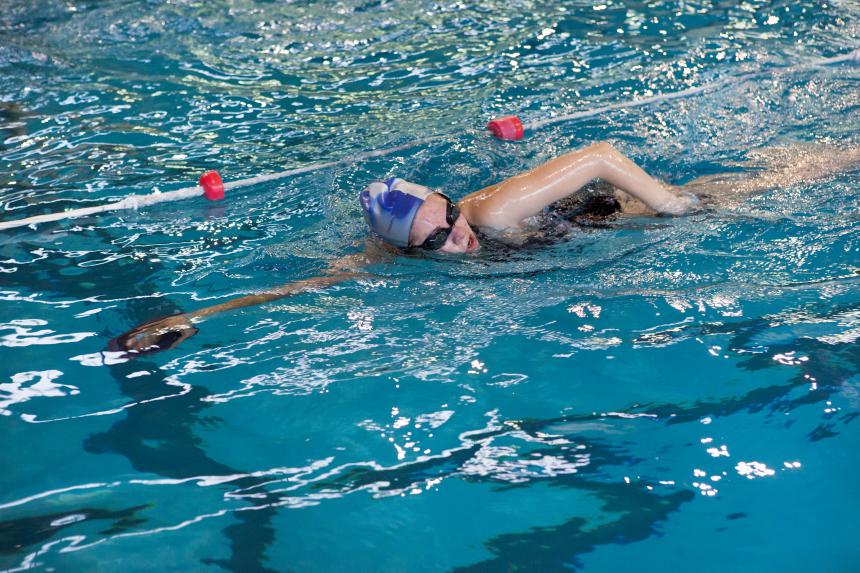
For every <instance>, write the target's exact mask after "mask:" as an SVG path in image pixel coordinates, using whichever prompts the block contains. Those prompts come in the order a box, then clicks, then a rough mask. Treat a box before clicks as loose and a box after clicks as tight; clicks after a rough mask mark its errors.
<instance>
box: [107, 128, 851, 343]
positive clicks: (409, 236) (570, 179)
mask: <svg viewBox="0 0 860 573" xmlns="http://www.w3.org/2000/svg"><path fill="white" fill-rule="evenodd" d="M753 155H754V156H757V157H760V158H762V159H763V160H764V161H763V164H762V165H760V167H761V170H760V171H759V172H758V173H757V174H756V175H753V176H749V175H748V174H741V176H742V177H743V178H739V176H738V174H735V175H733V176H706V177H700V178H698V179H695V180H693V181H691V182H689V183H687V184H685V185H683V186H680V187H677V186H671V185H666V184H664V183H661V182H660V181H658V180H656V179H654V178H653V177H651V176H650V175H648V174H647V173H645V171H643V170H642V169H641V168H640V167H639V166H637V165H636V164H635V163H633V161H631V160H630V159H628V158H627V157H625V156H624V155H623V154H622V153H621V152H619V151H618V150H617V149H615V148H614V147H613V146H612V145H611V144H609V143H605V142H603V143H597V144H594V145H591V146H589V147H586V148H583V149H579V150H576V151H572V152H570V153H567V154H564V155H562V156H560V157H557V158H555V159H552V160H550V161H548V162H547V163H544V164H542V165H540V166H538V167H536V168H535V169H532V170H530V171H527V172H525V173H521V174H519V175H515V176H514V177H511V178H509V179H505V180H504V181H502V182H500V183H497V184H495V185H491V186H489V187H486V188H484V189H481V190H479V191H475V192H474V193H470V194H469V195H466V196H465V197H464V198H463V199H462V200H460V201H459V202H457V203H456V204H455V203H454V202H453V201H451V199H449V198H448V197H447V196H445V195H443V194H441V193H438V192H434V191H432V190H431V189H429V188H427V187H424V186H422V185H417V184H415V183H409V182H407V181H404V180H402V179H397V178H392V179H388V180H386V181H377V182H374V183H371V184H370V185H369V186H368V187H367V189H365V190H364V191H362V192H361V194H360V197H359V198H360V202H361V206H362V210H363V212H364V216H365V218H366V220H367V222H368V224H369V226H370V229H371V231H372V233H373V234H374V235H375V236H378V237H379V238H381V239H382V240H383V241H384V242H385V243H387V244H389V245H393V246H394V247H398V248H400V249H424V250H431V251H438V252H443V253H453V254H456V253H472V252H475V251H477V250H478V249H479V248H480V247H481V243H480V241H479V238H478V232H480V233H481V234H482V235H483V236H486V237H492V238H494V239H498V240H502V241H504V242H506V243H509V244H510V243H512V244H522V243H523V242H525V241H527V240H528V238H529V237H530V236H531V235H532V234H533V233H535V232H536V229H537V227H538V226H539V225H538V224H537V223H536V221H535V219H536V218H539V216H540V215H541V214H543V213H544V212H545V210H546V209H547V208H548V207H550V206H551V205H553V204H557V203H558V202H559V201H562V200H564V199H566V198H569V197H571V196H573V195H574V194H575V193H576V192H577V191H579V190H580V189H582V188H583V187H585V186H586V185H588V184H589V183H590V182H592V181H594V180H600V181H605V182H607V183H608V184H610V185H611V186H612V187H613V188H614V198H613V199H614V202H615V205H616V206H617V208H618V210H619V211H620V212H621V213H628V214H636V215H647V214H652V215H653V214H665V215H683V214H685V213H688V212H689V211H691V210H693V209H695V208H696V207H697V206H698V205H699V204H700V203H701V201H700V199H699V198H700V197H701V198H702V199H704V200H705V202H708V203H710V202H719V201H720V198H722V201H723V202H727V201H730V200H734V199H737V198H738V197H741V196H748V195H750V194H752V193H756V192H761V191H765V190H768V189H773V188H776V187H780V186H786V185H792V184H796V183H804V182H811V181H815V180H817V179H821V178H823V177H825V176H827V175H830V174H833V173H836V172H838V171H842V170H845V169H847V168H851V167H853V166H856V165H857V164H858V163H860V148H858V147H850V148H847V149H838V148H832V147H828V148H826V149H825V150H824V151H823V152H822V149H821V148H815V149H814V151H813V148H811V147H802V146H795V147H792V148H780V149H775V150H766V151H759V152H758V154H757V155H756V154H753ZM476 231H478V232H476ZM387 256H390V247H389V248H388V249H386V248H385V247H383V246H382V245H380V244H379V243H378V242H373V241H369V242H368V248H367V249H366V250H365V251H364V252H363V253H359V254H355V255H349V256H346V257H342V258H340V259H338V260H337V261H335V262H333V263H331V264H330V265H329V268H328V269H327V270H326V271H325V273H324V274H323V275H322V276H319V277H313V278H310V279H303V280H299V281H294V282H291V283H289V284H286V285H284V286H281V287H279V288H276V289H274V290H271V291H268V292H264V293H260V294H253V295H248V296H243V297H239V298H235V299H232V300H229V301H227V302H224V303H221V304H217V305H214V306H210V307H206V308H202V309H199V310H196V311H192V312H189V313H184V314H179V315H175V316H169V317H166V318H161V319H158V320H154V321H150V322H147V323H144V324H142V325H140V326H138V327H137V328H135V329H133V330H131V331H129V332H127V333H125V334H123V335H122V336H119V337H117V338H115V339H114V340H112V341H111V343H110V344H109V347H108V348H109V350H113V351H119V352H123V353H128V355H131V356H134V355H140V354H144V353H149V352H157V351H159V350H165V349H167V348H173V347H174V346H176V345H177V344H179V343H180V342H182V341H183V340H185V339H186V338H189V337H190V336H193V335H194V334H195V333H196V332H197V328H196V327H195V326H194V323H197V322H199V321H201V320H202V319H204V318H205V317H207V316H211V315H213V314H217V313H220V312H224V311H228V310H233V309H237V308H241V307H245V306H250V305H255V304H261V303H264V302H269V301H272V300H275V299H278V298H281V297H285V296H290V295H293V294H298V293H301V292H306V291H309V290H316V289H320V288H324V287H327V286H329V285H332V284H336V283H339V282H343V281H346V280H350V279H354V278H359V277H363V276H368V275H367V274H366V273H364V272H362V270H361V269H362V267H364V266H365V265H367V264H370V263H372V262H376V261H380V260H384V259H385V258H386V257H387Z"/></svg>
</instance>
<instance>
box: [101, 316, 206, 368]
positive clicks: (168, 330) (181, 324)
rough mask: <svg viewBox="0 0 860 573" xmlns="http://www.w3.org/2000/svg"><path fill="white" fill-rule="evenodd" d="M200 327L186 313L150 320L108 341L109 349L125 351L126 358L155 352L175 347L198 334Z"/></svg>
mask: <svg viewBox="0 0 860 573" xmlns="http://www.w3.org/2000/svg"><path fill="white" fill-rule="evenodd" d="M197 332H198V329H197V328H195V327H194V326H193V325H192V324H191V319H190V318H188V316H186V315H184V314H177V315H174V316H167V317H164V318H158V319H156V320H150V321H149V322H145V323H143V324H141V325H140V326H138V327H137V328H134V329H132V330H129V331H128V332H126V333H125V334H121V335H120V336H117V337H116V338H114V339H113V340H111V341H110V342H109V343H108V350H110V351H113V352H125V353H126V355H125V357H126V358H135V357H137V356H142V355H144V354H153V353H155V352H161V351H162V350H168V349H170V348H174V347H176V346H177V345H179V343H181V342H182V341H183V340H185V339H187V338H191V337H192V336H194V335H195V334H197Z"/></svg>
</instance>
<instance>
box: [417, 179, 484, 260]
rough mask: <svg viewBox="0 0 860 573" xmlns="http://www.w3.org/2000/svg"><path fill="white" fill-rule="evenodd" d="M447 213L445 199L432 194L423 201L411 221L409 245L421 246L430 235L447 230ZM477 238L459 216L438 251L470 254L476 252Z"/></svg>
mask: <svg viewBox="0 0 860 573" xmlns="http://www.w3.org/2000/svg"><path fill="white" fill-rule="evenodd" d="M447 213H448V201H446V200H445V197H443V196H442V195H439V194H438V193H434V194H433V195H430V196H429V197H427V199H425V200H424V203H423V204H422V205H421V207H420V208H419V209H418V212H417V213H416V214H415V219H414V220H413V221H412V230H411V231H410V233H409V244H410V245H415V246H418V245H421V244H422V243H424V241H426V240H427V237H429V236H430V235H431V234H433V233H434V232H436V231H437V230H438V229H448V228H450V227H451V225H449V224H448V221H447V220H446V216H447ZM479 246H480V245H479V244H478V237H477V236H475V232H474V231H472V228H471V227H470V226H469V223H468V222H467V221H466V217H464V216H463V215H460V216H459V217H457V220H456V221H454V225H453V229H452V230H451V232H450V233H449V234H448V240H446V241H445V244H444V245H442V248H441V249H439V251H441V252H443V253H471V252H473V251H476V250H478V247H479Z"/></svg>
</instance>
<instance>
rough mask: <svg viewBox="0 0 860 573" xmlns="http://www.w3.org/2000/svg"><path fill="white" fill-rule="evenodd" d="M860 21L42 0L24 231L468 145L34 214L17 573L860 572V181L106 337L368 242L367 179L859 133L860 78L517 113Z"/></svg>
mask: <svg viewBox="0 0 860 573" xmlns="http://www.w3.org/2000/svg"><path fill="white" fill-rule="evenodd" d="M859 24H860V10H858V8H857V7H856V4H855V3H853V2H848V1H842V2H840V1H836V2H826V3H825V2H811V1H809V2H787V1H786V2H764V1H758V2H756V1H746V2H743V3H739V4H738V3H734V2H706V1H702V0H696V1H693V2H686V1H684V2H680V1H679V2H659V1H658V2H648V3H646V2H619V1H612V2H600V3H586V2H567V3H564V4H563V5H559V4H557V3H550V2H535V1H514V2H504V3H502V2H497V1H495V0H493V1H482V2H476V3H468V4H466V3H440V2H423V1H416V2H408V3H387V2H377V1H368V2H316V3H308V2H291V3H276V2H266V3H262V2H259V3H257V2H249V1H243V0H232V1H229V2H212V3H199V2H190V1H188V2H185V1H174V2H167V3H162V2H155V1H130V0H108V1H103V2H92V1H90V2H59V1H47V0H38V1H35V2H29V1H23V0H11V1H9V2H6V3H5V9H4V11H3V13H2V14H0V118H2V120H0V121H2V123H0V130H2V134H3V139H2V144H0V213H2V219H3V220H6V219H9V218H13V217H16V218H17V217H23V216H29V215H36V214H40V213H43V212H48V211H56V210H62V209H67V208H73V207H80V206H88V205H91V204H97V203H101V202H104V201H105V200H108V199H112V198H119V197H122V196H125V195H127V194H129V193H131V192H149V191H150V190H152V189H153V188H154V187H156V188H158V189H160V190H162V191H167V190H170V189H174V188H178V187H182V186H185V185H188V184H190V183H191V182H193V181H195V180H196V179H197V177H198V176H199V174H200V173H201V172H202V171H204V170H205V169H209V168H217V169H219V170H220V171H221V173H222V175H223V176H224V177H225V179H237V178H241V177H247V176H252V175H255V174H258V173H265V172H271V171H278V170H281V169H286V168H290V167H295V166H301V165H305V164H308V163H312V162H317V161H324V160H329V159H335V158H339V157H342V156H345V155H348V154H352V153H357V152H360V151H366V150H370V149H378V148H383V147H388V146H393V145H399V144H402V143H406V142H409V141H411V140H413V139H414V138H416V137H422V136H425V135H427V134H433V133H439V132H450V133H451V135H450V137H447V138H444V139H443V140H440V141H436V142H433V143H430V144H427V145H423V146H418V147H416V148H414V149H410V150H405V151H403V152H402V153H397V154H394V155H391V156H389V157H382V158H378V159H374V160H370V161H366V162H363V163H361V164H360V165H354V164H352V165H343V166H339V167H337V168H333V169H328V170H323V171H320V172H316V173H313V174H308V175H302V176H298V177H295V178H292V179H287V180H284V181H281V182H273V183H268V184H263V185H260V186H257V187H255V188H253V189H243V190H241V191H237V192H235V193H233V194H231V195H230V196H229V197H228V200H227V201H225V202H223V203H219V204H206V203H202V202H199V201H185V202H180V203H172V204H169V205H161V206H156V207H153V208H150V209H146V210H141V211H139V212H123V213H117V214H112V215H104V216H99V217H92V218H87V219H79V220H75V221H73V222H68V223H63V224H51V225H46V226H42V227H38V228H36V229H25V230H21V231H16V232H5V233H3V234H2V235H0V271H2V273H0V285H2V286H0V299H2V300H0V364H2V366H0V368H2V376H0V413H2V414H3V415H2V416H0V436H2V440H3V442H2V443H3V448H0V474H2V482H0V483H2V488H0V570H3V571H17V570H21V569H27V568H33V569H36V570H44V571H52V570H54V571H92V570H103V571H112V570H119V569H122V570H123V571H156V570H158V571H163V570H182V571H210V570H211V571H222V570H227V571H236V572H248V571H297V572H305V571H308V572H314V571H373V572H384V571H541V572H543V571H567V570H588V571H609V570H614V571H629V570H631V569H633V568H634V567H633V565H631V564H635V568H637V569H642V570H656V569H657V568H660V569H670V568H674V569H676V570H680V571H693V570H695V571H697V572H711V571H714V572H716V571H725V570H730V569H734V570H739V571H752V570H764V571H774V570H781V571H804V572H805V571H809V570H812V569H815V570H818V571H834V572H836V571H838V572H848V571H854V570H855V569H856V565H855V564H856V563H857V561H858V558H860V549H858V546H857V543H856V541H855V536H854V535H853V533H854V517H855V515H856V514H857V512H858V510H860V501H858V496H857V494H856V491H855V489H854V483H855V482H854V481H853V480H854V479H855V477H854V473H855V472H857V471H858V470H860V462H858V460H857V457H856V455H855V452H856V451H857V447H858V446H860V432H858V430H857V427H858V426H857V422H856V421H855V418H856V417H857V416H858V414H860V374H858V372H860V351H858V349H857V339H858V337H860V264H858V262H860V257H858V251H860V227H858V213H860V193H858V186H857V175H858V173H857V171H856V170H855V171H854V172H851V173H846V174H842V175H840V176H837V177H835V178H833V179H830V180H827V181H825V182H821V183H815V184H809V185H799V186H794V187H790V188H785V189H780V190H777V191H773V192H770V193H767V194H765V195H762V196H759V197H755V198H751V199H750V200H748V201H746V202H745V203H744V204H743V206H742V207H740V208H738V209H732V210H715V211H712V212H708V213H700V214H695V215H692V216H689V217H682V218H671V219H669V218H655V219H649V218H642V219H630V220H627V221H623V222H621V223H618V224H614V225H612V226H610V227H609V228H607V229H599V230H583V231H581V232H577V233H575V234H574V235H572V236H571V237H570V240H569V241H566V242H564V243H561V244H558V245H554V246H551V247H548V248H545V249H542V250H529V251H528V252H520V253H511V254H509V255H508V256H506V257H486V256H484V257H482V256H475V257H465V258H460V259H452V258H444V257H441V258H427V259H415V258H402V259H399V260H398V261H396V263H391V264H380V265H376V266H374V267H373V268H372V269H371V270H372V271H373V272H374V275H375V276H374V277H372V278H368V279H363V280H359V281H353V282H347V283H343V284H341V285H338V286H336V287H332V288H330V289H326V290H324V291H321V292H315V293H306V294H302V295H299V296H296V297H293V298H286V299H282V300H280V301H277V302H274V303H269V304H266V305H263V306H260V307H249V308H245V309H242V310H239V311H236V312H233V313H230V314H225V315H220V316H217V317H213V318H212V319H210V320H207V321H206V322H203V323H202V324H200V325H199V326H200V332H199V333H198V334H197V335H196V336H195V337H193V338H191V339H189V340H187V341H185V342H184V343H183V344H182V345H181V346H179V347H177V348H176V349H173V350H170V351H166V352H163V353H160V354H156V355H152V356H147V357H142V358H140V359H137V360H133V361H122V360H117V359H112V358H111V357H110V356H109V355H108V356H107V358H106V355H104V354H102V351H103V350H104V348H105V346H106V344H107V341H108V340H110V339H111V338H112V337H114V336H116V335H118V334H120V333H122V332H124V331H126V330H128V329H129V328H131V327H133V326H135V325H136V324H139V323H141V322H143V321H145V320H149V319H152V318H155V317H158V316H163V315H168V314H172V313H174V312H178V311H179V310H193V309H196V308H200V307H203V306H206V305H208V304H213V303H215V302H220V301H222V300H225V299H226V298H228V297H231V296H233V295H236V294H241V293H246V292H252V291H258V290H263V289H266V288H269V287H274V286H277V285H280V284H283V283H285V282H288V281H291V280H296V279H301V278H306V277H310V276H314V275H315V274H316V273H318V272H320V271H321V270H322V269H323V268H324V267H325V265H326V262H327V261H329V260H332V259H335V258H337V257H339V256H342V255H344V254H348V253H352V252H357V251H359V250H360V249H361V248H362V244H363V240H364V237H365V234H366V229H365V225H364V222H363V220H362V218H361V215H360V213H359V210H358V205H357V201H356V194H357V192H358V190H359V189H361V188H362V187H363V186H364V185H366V184H367V182H368V181H370V180H372V179H375V178H379V177H383V176H386V175H389V174H395V173H396V174H398V175H399V176H402V177H404V178H406V179H411V180H415V181H421V182H425V183H427V184H429V185H431V186H438V187H442V188H444V189H445V190H446V191H447V192H448V193H449V194H450V195H451V196H453V197H455V198H459V197H462V196H463V195H465V194H466V193H467V192H469V191H472V190H474V189H477V188H479V187H481V186H483V185H487V184H489V183H492V182H495V181H498V180H499V179H501V178H503V177H505V176H509V175H513V174H515V173H517V172H519V171H522V170H523V169H527V168H529V167H532V166H534V165H536V164H537V163H538V162H540V161H543V160H546V159H548V158H550V157H552V156H555V155H557V154H559V153H561V152H563V151H564V150H567V149H570V148H572V147H576V146H579V145H582V144H585V143H588V142H591V141H596V140H600V139H611V140H612V141H613V142H614V143H615V144H616V145H617V146H618V147H619V148H620V149H622V150H623V151H624V152H626V153H628V154H630V155H631V156H632V157H633V158H634V159H636V160H638V161H639V162H640V163H641V164H643V165H644V166H645V168H646V169H647V170H649V171H650V172H652V173H654V174H655V175H657V176H661V177H664V178H666V179H669V180H670V181H673V182H683V181H686V180H689V179H692V178H693V177H695V176H697V175H702V174H708V173H718V172H721V171H724V170H726V169H730V170H732V169H737V167H736V163H737V162H738V161H740V160H742V159H743V158H745V157H746V154H747V151H748V150H749V149H752V148H756V147H765V146H778V145H786V144H796V143H804V144H814V142H821V141H831V142H844V141H848V140H851V141H854V142H856V133H857V129H858V124H860V121H858V109H860V97H858V84H860V69H858V67H857V66H856V65H839V66H832V67H827V68H821V69H815V70H809V71H805V72H798V73H779V72H777V73H774V74H773V75H769V76H767V77H766V78H763V79H761V80H759V81H755V82H740V83H737V84H733V85H731V86H727V87H725V88H724V89H720V90H718V91H716V92H713V93H705V94H701V95H698V96H696V97H692V98H687V99H683V100H676V101H673V102H667V103H665V104H661V105H657V106H653V107H648V108H637V109H630V110H622V111H618V112H612V113H607V114H604V115H602V116H599V117H595V118H591V119H587V120H584V121H579V122H568V123H561V124H556V125H553V126H549V127H547V128H545V129H542V130H540V131H538V132H535V133H532V134H530V135H529V136H528V137H527V138H526V140H524V141H523V142H519V143H510V142H500V141H494V140H491V139H489V138H488V137H486V135H485V134H484V133H483V131H482V129H481V127H482V125H483V124H484V123H485V121H486V120H487V119H488V118H490V117H495V116H499V115H506V114H509V113H519V114H521V115H522V116H523V117H524V118H543V117H549V116H551V115H552V114H561V113H565V112H571V111H576V110H581V109H590V108H594V107H598V106H601V105H607V104H612V103H617V102H623V101H629V100H632V99H636V98H641V97H647V96H649V95H652V94H654V93H660V92H669V91H676V90H681V89H685V88H688V87H691V86H697V85H702V84H703V83H705V82H709V81H714V80H718V79H721V78H726V77H734V76H740V75H742V74H745V73H748V72H750V71H757V70H769V69H776V68H781V67H784V66H787V65H791V64H796V63H799V62H804V61H811V60H813V59H816V58H820V57H828V56H833V55H839V54H842V53H845V52H846V51H848V50H851V49H854V48H856V47H857V46H856V38H857V37H858V25H859ZM852 138H854V139H852Z"/></svg>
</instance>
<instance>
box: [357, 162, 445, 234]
mask: <svg viewBox="0 0 860 573" xmlns="http://www.w3.org/2000/svg"><path fill="white" fill-rule="evenodd" d="M433 193H434V191H432V190H430V189H429V188H427V187H424V186H423V185H417V184H415V183H410V182H409V181H404V180H403V179H398V178H396V177H392V178H391V179H386V180H385V181H374V182H373V183H371V184H370V185H368V186H367V189H365V190H364V191H362V192H361V195H360V196H359V199H360V200H361V208H362V210H363V211H364V218H365V219H367V224H368V225H370V230H371V231H373V232H374V233H376V234H377V235H379V236H380V237H382V238H383V239H385V240H386V241H388V242H389V243H391V244H393V245H396V246H398V247H408V246H409V232H410V231H411V230H412V221H414V220H415V214H416V213H418V209H419V208H420V207H421V205H422V204H423V203H424V200H425V199H427V197H429V196H430V195H432V194H433Z"/></svg>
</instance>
